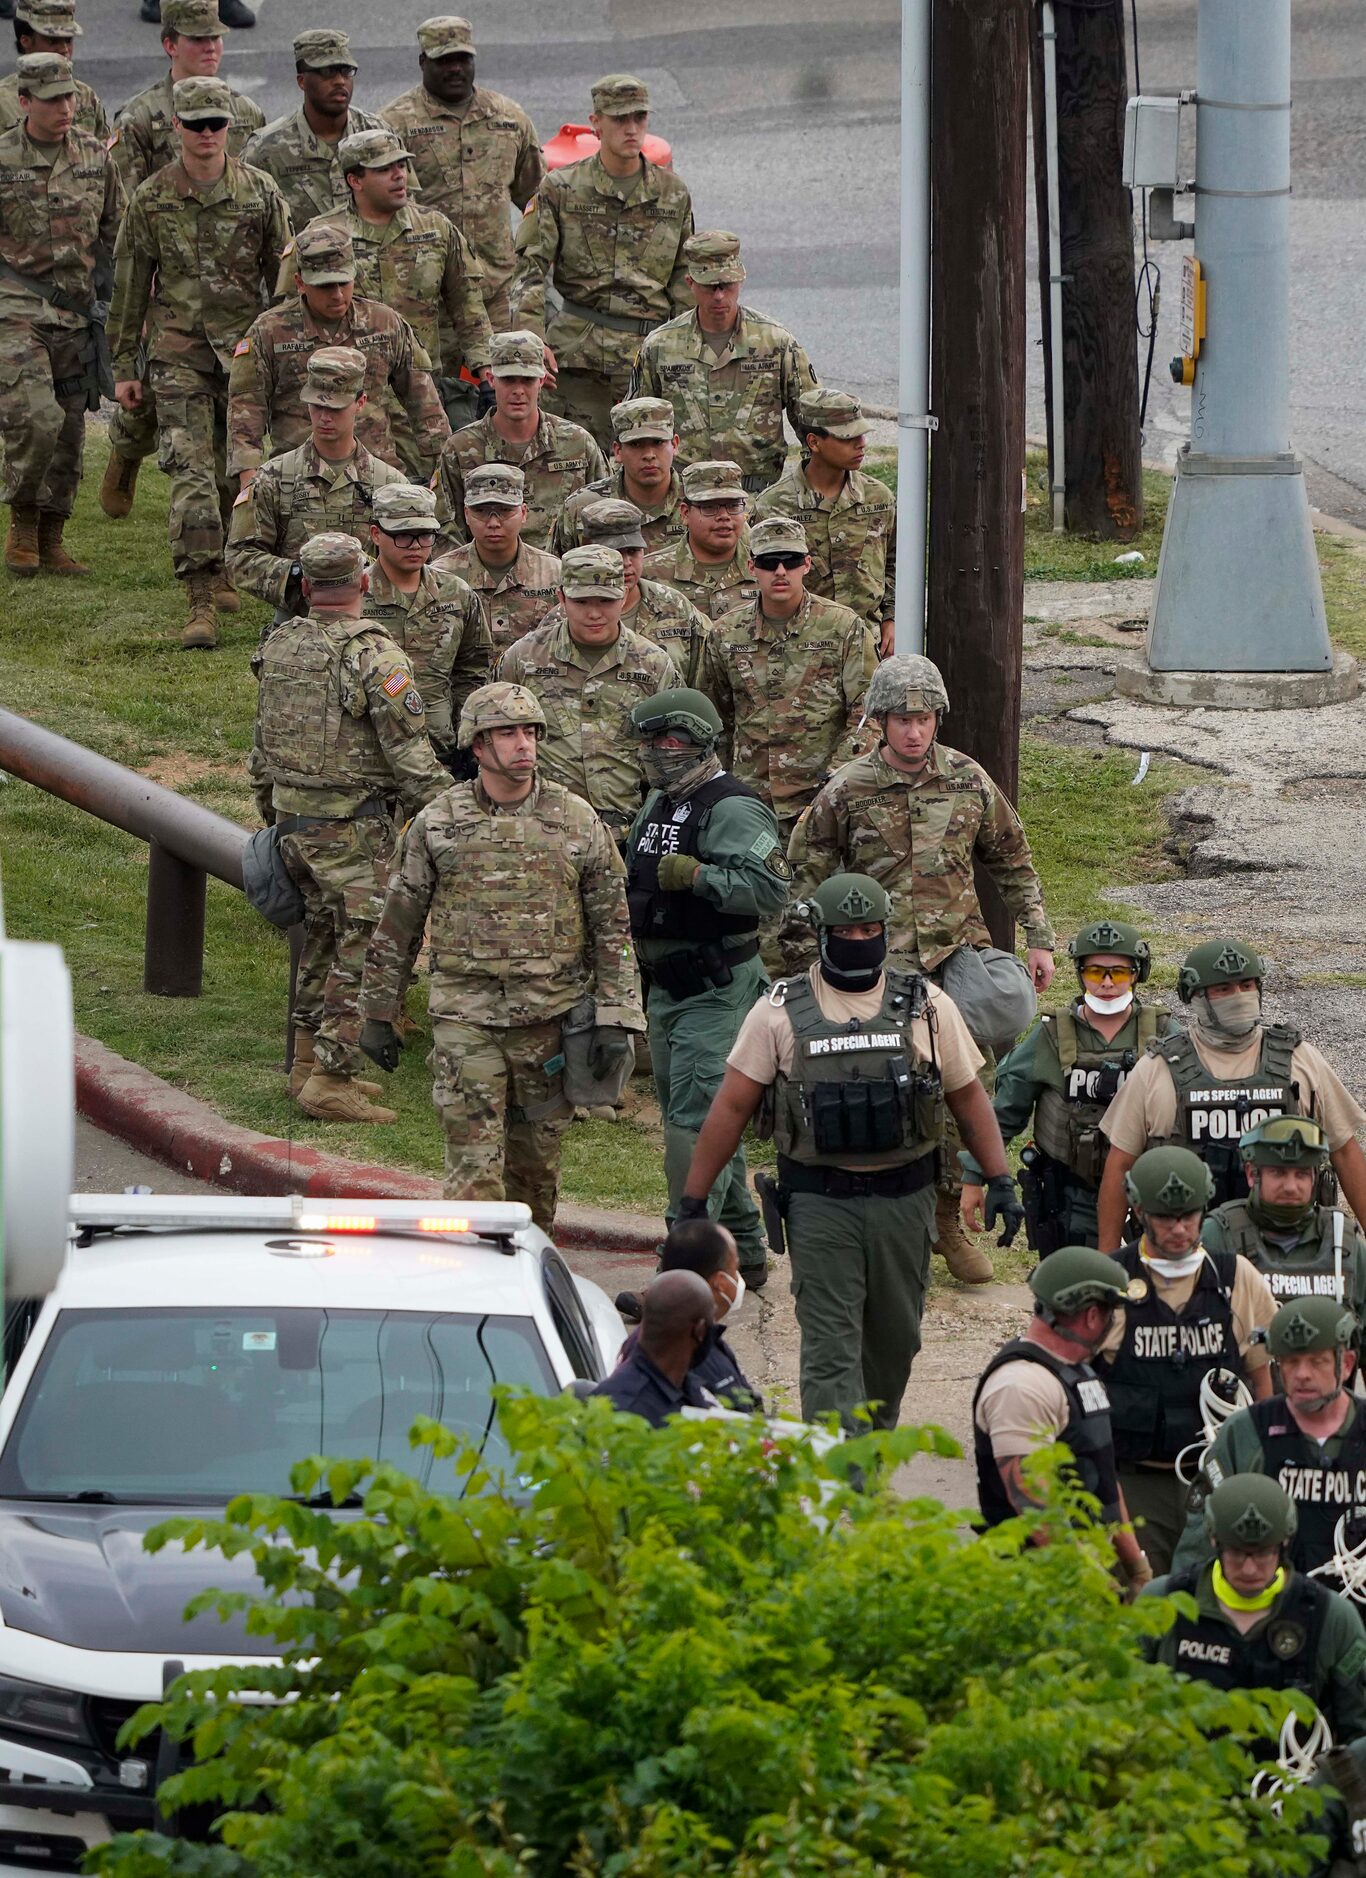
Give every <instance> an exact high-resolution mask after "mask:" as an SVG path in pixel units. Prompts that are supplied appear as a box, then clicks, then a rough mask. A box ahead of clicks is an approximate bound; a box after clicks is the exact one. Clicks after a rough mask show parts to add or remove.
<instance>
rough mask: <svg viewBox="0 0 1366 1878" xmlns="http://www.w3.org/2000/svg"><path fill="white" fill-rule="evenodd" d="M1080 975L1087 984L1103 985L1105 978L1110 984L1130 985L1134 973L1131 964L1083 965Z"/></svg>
mask: <svg viewBox="0 0 1366 1878" xmlns="http://www.w3.org/2000/svg"><path fill="white" fill-rule="evenodd" d="M1081 976H1082V982H1083V984H1087V985H1103V984H1104V983H1105V981H1106V979H1107V978H1108V979H1109V981H1110V983H1111V984H1112V985H1131V984H1132V983H1133V982H1134V978H1135V976H1136V973H1135V971H1134V968H1133V966H1132V965H1083V966H1082V968H1081Z"/></svg>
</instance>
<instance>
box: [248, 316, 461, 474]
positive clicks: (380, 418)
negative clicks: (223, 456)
mask: <svg viewBox="0 0 1366 1878" xmlns="http://www.w3.org/2000/svg"><path fill="white" fill-rule="evenodd" d="M319 346H354V347H355V348H356V349H357V351H359V352H363V353H364V354H365V363H366V370H365V393H366V399H365V403H364V405H363V406H362V407H361V413H360V416H359V417H358V418H357V419H356V435H357V437H358V438H359V439H360V441H361V442H362V443H363V444H364V445H365V447H366V449H367V450H373V451H374V453H375V455H376V456H380V457H383V458H385V460H386V461H388V460H391V459H393V458H394V456H395V451H394V439H393V431H392V427H391V425H390V422H389V408H388V407H389V398H388V396H387V393H388V392H389V391H390V390H392V391H393V393H394V395H395V397H397V399H398V401H399V403H400V404H401V405H402V406H403V408H404V410H405V411H406V412H407V413H408V417H409V420H410V422H411V424H412V430H413V435H414V437H415V438H416V439H417V440H418V441H419V443H421V444H422V446H423V451H424V456H426V457H427V459H428V460H429V461H430V462H431V464H432V465H433V467H434V466H435V464H436V460H437V458H438V456H439V455H440V453H441V446H442V445H443V444H444V443H445V441H446V439H447V438H448V437H449V436H450V434H451V427H450V424H449V423H448V422H447V419H446V413H445V411H444V410H443V409H442V405H441V400H440V398H438V396H437V395H436V386H435V385H434V384H433V383H432V375H431V373H430V372H429V371H428V370H427V354H426V353H425V352H424V350H423V349H422V347H421V346H420V345H419V343H418V340H417V336H416V334H415V333H414V332H413V329H412V327H411V326H410V325H409V324H408V322H407V320H405V319H402V318H400V316H399V315H398V314H397V313H394V312H392V311H391V310H390V309H389V308H388V307H387V306H381V305H380V303H379V301H378V300H362V299H360V298H357V299H355V300H353V301H352V302H351V307H350V311H349V312H348V313H346V314H345V315H344V316H343V318H341V319H339V320H337V321H335V322H333V323H331V324H329V325H323V323H322V322H321V321H319V320H316V319H314V317H313V315H312V314H311V313H310V312H309V310H308V307H307V306H306V305H305V303H304V301H303V300H302V299H301V298H300V297H299V296H298V295H295V297H294V298H293V299H290V300H282V301H281V302H280V304H279V305H278V306H273V307H271V308H270V309H269V311H267V312H265V313H262V314H261V316H260V317H259V318H258V319H257V320H256V321H255V322H254V323H253V324H252V325H251V328H250V331H248V332H247V333H246V334H245V336H244V337H243V338H241V339H239V340H238V342H237V345H236V346H235V347H234V349H233V355H232V370H231V372H230V373H229V376H228V471H229V473H230V474H231V475H233V476H240V475H241V473H242V471H243V470H249V469H255V468H257V466H258V465H259V464H260V463H261V462H263V461H264V459H265V455H266V450H265V440H266V436H267V434H268V435H269V437H270V443H271V452H272V454H274V455H277V456H278V455H279V453H280V452H281V451H282V450H292V449H294V447H295V446H296V445H297V444H301V443H302V442H303V441H304V440H305V438H307V437H308V436H309V435H310V434H311V432H310V427H309V422H308V407H307V406H306V405H305V404H304V402H303V399H302V395H301V394H302V392H303V388H304V379H305V377H306V376H307V371H308V358H309V354H310V353H312V352H316V351H317V349H318V347H319Z"/></svg>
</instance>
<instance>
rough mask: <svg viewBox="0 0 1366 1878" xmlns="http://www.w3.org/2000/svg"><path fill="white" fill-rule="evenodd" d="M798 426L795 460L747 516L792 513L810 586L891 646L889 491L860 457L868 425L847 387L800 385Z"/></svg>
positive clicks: (892, 514) (892, 509)
mask: <svg viewBox="0 0 1366 1878" xmlns="http://www.w3.org/2000/svg"><path fill="white" fill-rule="evenodd" d="M797 427H798V430H799V432H800V434H801V438H802V460H801V462H800V463H799V464H797V465H796V466H794V467H793V468H792V469H789V470H787V471H785V472H784V474H783V475H782V476H780V477H779V478H778V480H777V482H775V483H774V484H773V486H772V488H771V489H765V491H764V493H763V494H762V495H761V496H760V497H759V500H758V501H757V502H756V503H755V505H754V519H755V520H756V521H760V520H762V519H763V517H764V516H766V515H792V516H795V517H796V519H797V520H798V521H799V522H800V523H801V524H802V527H803V528H804V529H805V530H806V538H807V540H808V541H809V542H810V543H811V563H812V572H811V591H812V592H813V593H822V594H824V595H825V596H826V598H827V599H830V600H838V601H840V602H841V603H842V604H843V605H844V606H851V607H853V609H854V611H855V612H856V613H860V614H862V616H863V618H864V619H866V620H867V622H868V624H869V625H870V626H871V627H872V628H873V630H874V631H875V632H876V633H878V634H879V635H880V637H881V642H882V652H883V656H884V657H887V656H888V655H889V654H890V653H891V650H892V643H893V638H894V633H895V614H896V497H895V496H894V495H893V494H892V492H891V490H890V489H889V488H888V487H887V485H886V483H884V482H879V481H878V479H877V477H876V476H865V475H864V473H863V471H862V469H861V468H860V465H861V464H862V462H863V457H864V448H865V446H864V441H863V440H864V438H865V437H866V436H867V434H868V431H869V429H870V428H871V426H870V425H869V423H868V420H867V418H866V417H865V416H864V415H863V409H862V406H861V405H860V404H859V401H858V399H857V398H853V397H850V395H849V393H848V392H847V391H827V390H824V389H822V390H818V391H812V392H808V393H807V394H806V395H805V396H804V397H803V399H802V401H801V408H800V411H799V413H798V426H797Z"/></svg>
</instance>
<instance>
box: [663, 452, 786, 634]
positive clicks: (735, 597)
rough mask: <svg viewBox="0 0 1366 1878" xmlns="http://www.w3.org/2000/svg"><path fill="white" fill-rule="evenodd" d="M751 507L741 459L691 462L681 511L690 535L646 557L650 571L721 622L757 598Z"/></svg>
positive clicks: (684, 478)
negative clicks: (748, 515) (751, 558)
mask: <svg viewBox="0 0 1366 1878" xmlns="http://www.w3.org/2000/svg"><path fill="white" fill-rule="evenodd" d="M748 508H749V503H748V500H747V498H746V496H745V490H744V484H743V483H742V481H741V479H740V465H739V464H738V463H726V462H721V463H690V464H689V465H688V467H687V469H685V470H684V472H683V502H682V505H681V508H680V511H679V513H680V514H681V516H682V518H683V526H684V528H685V529H686V530H687V533H686V534H685V536H684V537H683V539H682V541H679V542H677V543H673V542H671V543H670V544H669V545H668V546H667V547H664V548H660V549H658V550H657V551H656V552H655V553H654V554H647V555H646V557H645V574H646V578H647V579H649V580H657V581H659V582H661V583H662V585H664V586H666V587H672V588H673V589H674V590H675V591H676V592H677V593H681V594H682V595H683V596H684V598H685V599H688V600H691V601H692V603H693V605H694V606H695V607H696V608H697V610H698V612H699V613H702V614H705V615H706V617H707V618H708V619H709V620H719V619H720V618H721V617H722V616H723V615H724V614H726V613H733V612H734V611H735V609H736V607H738V606H747V605H748V604H749V602H750V601H752V600H754V599H756V598H757V597H758V593H759V583H758V582H757V581H756V580H755V578H754V571H753V569H752V568H751V567H750V564H749V529H748V528H747V527H746V526H745V516H746V513H747V511H748Z"/></svg>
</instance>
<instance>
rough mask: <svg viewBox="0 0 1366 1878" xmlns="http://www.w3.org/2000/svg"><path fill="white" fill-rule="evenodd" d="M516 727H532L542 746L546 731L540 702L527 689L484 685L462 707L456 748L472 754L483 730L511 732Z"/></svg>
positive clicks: (472, 693)
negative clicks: (476, 739) (525, 725)
mask: <svg viewBox="0 0 1366 1878" xmlns="http://www.w3.org/2000/svg"><path fill="white" fill-rule="evenodd" d="M514 724H530V725H531V726H532V727H533V728H534V730H535V732H536V738H537V741H538V742H539V741H540V739H541V738H542V737H544V735H545V731H546V723H545V712H544V711H543V710H542V709H541V706H540V701H539V700H538V699H537V698H536V697H535V696H534V695H533V694H532V693H531V692H530V691H528V690H527V688H526V686H525V685H508V684H498V685H481V686H480V687H479V689H478V690H477V691H472V692H471V693H470V695H469V696H468V698H466V700H465V702H464V703H463V704H462V705H461V707H460V727H459V729H458V730H457V732H456V738H455V747H456V749H457V750H469V749H471V748H472V747H473V744H474V740H475V738H476V737H477V736H478V734H479V732H480V731H481V730H510V729H511V728H512V727H513V725H514Z"/></svg>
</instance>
